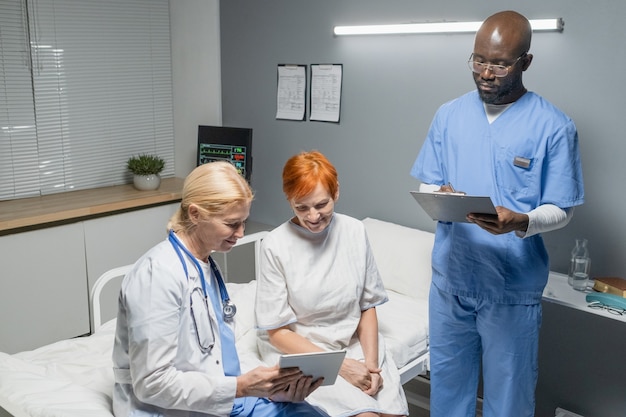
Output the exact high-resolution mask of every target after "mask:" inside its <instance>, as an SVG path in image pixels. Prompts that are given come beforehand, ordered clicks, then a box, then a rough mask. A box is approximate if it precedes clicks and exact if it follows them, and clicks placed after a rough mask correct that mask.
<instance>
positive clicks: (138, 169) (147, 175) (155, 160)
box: [126, 154, 165, 191]
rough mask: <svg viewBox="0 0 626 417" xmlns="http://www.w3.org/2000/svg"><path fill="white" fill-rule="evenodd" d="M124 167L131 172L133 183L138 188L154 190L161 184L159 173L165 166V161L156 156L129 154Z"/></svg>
mask: <svg viewBox="0 0 626 417" xmlns="http://www.w3.org/2000/svg"><path fill="white" fill-rule="evenodd" d="M126 167H127V168H128V170H129V171H130V172H132V173H133V185H134V186H135V188H136V189H138V190H142V191H145V190H156V189H157V188H159V185H161V177H160V176H159V174H160V173H161V171H163V168H165V161H164V160H163V159H162V158H160V157H158V156H156V155H149V154H141V155H137V156H131V157H130V158H128V161H127V162H126Z"/></svg>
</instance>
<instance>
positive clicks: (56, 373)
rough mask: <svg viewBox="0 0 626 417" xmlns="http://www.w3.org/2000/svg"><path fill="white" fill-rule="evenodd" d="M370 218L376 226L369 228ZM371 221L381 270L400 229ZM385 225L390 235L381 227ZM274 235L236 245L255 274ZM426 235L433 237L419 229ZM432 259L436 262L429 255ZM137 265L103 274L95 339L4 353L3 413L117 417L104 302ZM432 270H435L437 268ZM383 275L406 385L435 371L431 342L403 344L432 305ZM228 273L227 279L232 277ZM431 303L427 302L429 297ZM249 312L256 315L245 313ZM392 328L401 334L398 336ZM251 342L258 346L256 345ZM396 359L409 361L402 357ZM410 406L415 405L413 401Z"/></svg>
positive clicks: (382, 318) (388, 322)
mask: <svg viewBox="0 0 626 417" xmlns="http://www.w3.org/2000/svg"><path fill="white" fill-rule="evenodd" d="M368 220H369V221H370V223H367V221H368ZM364 222H365V223H366V227H367V226H369V228H368V236H370V244H371V246H372V249H373V251H374V256H375V258H376V259H377V263H379V264H380V263H381V262H380V261H379V256H380V254H377V250H378V252H380V251H381V248H382V247H385V248H386V249H388V246H389V242H382V241H381V242H377V240H376V239H377V237H376V236H378V235H380V233H379V231H380V230H383V231H384V229H385V228H387V227H390V226H391V227H396V226H397V225H393V224H392V223H386V222H382V221H378V220H375V219H366V220H364ZM374 226H375V227H374ZM379 226H380V227H382V228H383V229H380V227H379ZM377 227H378V229H377ZM400 227H402V226H400ZM405 229H408V228H405ZM412 230H415V229H412ZM267 233H268V232H257V233H253V234H250V235H247V236H245V237H244V238H242V239H239V241H238V242H237V245H236V246H241V245H246V244H253V245H254V255H255V256H254V263H255V268H254V270H255V274H258V260H259V259H260V257H259V254H260V243H261V240H262V239H263V238H264V237H265V236H266V234H267ZM397 233H398V230H389V231H384V233H383V236H387V237H388V238H389V239H391V240H394V241H397V240H398V238H399V237H398V235H397ZM420 233H426V232H421V231H420ZM430 238H431V237H430V236H427V239H430ZM379 240H380V239H379ZM427 255H428V257H429V256H430V252H429V253H428V254H427ZM425 259H426V258H425ZM224 261H225V266H224V267H223V269H225V270H227V262H228V258H227V257H225V258H224ZM384 263H385V262H382V264H384ZM392 265H393V262H392ZM131 267H132V265H125V266H121V267H118V268H114V269H111V270H109V271H107V272H105V273H104V274H102V275H101V276H100V277H99V278H98V280H97V281H96V283H95V284H94V286H93V288H92V290H91V293H90V301H91V313H92V318H93V333H92V334H91V335H89V336H85V337H79V338H75V339H70V340H63V341H60V342H56V343H53V344H51V345H46V346H43V347H41V348H38V349H35V350H33V351H29V352H20V353H17V354H14V355H8V354H5V353H2V352H0V407H2V408H4V409H5V410H6V411H7V412H8V413H9V414H8V415H9V416H14V417H48V416H53V415H54V416H63V417H84V416H87V415H88V416H90V417H91V416H95V417H100V416H102V417H112V416H113V414H112V411H111V392H110V391H111V389H112V385H113V382H112V381H113V375H112V362H111V350H112V347H113V336H114V331H115V327H114V324H115V323H114V321H115V319H112V320H109V321H107V322H105V323H103V319H102V311H101V308H102V305H103V304H102V303H103V300H101V298H102V297H101V296H102V291H103V289H104V288H105V287H106V286H107V284H109V283H110V282H111V281H112V280H114V279H116V278H120V277H123V276H124V275H125V274H126V273H127V272H128V271H129V270H130V268H131ZM428 268H430V264H429V265H428ZM379 269H380V270H381V275H382V276H383V281H384V282H385V286H386V287H387V290H388V293H389V296H390V302H388V303H386V304H384V305H382V306H380V307H378V308H377V310H378V311H379V314H378V316H379V328H380V332H381V333H382V334H383V336H384V337H385V341H386V344H387V347H388V354H390V352H392V353H391V356H392V357H393V358H394V360H395V361H396V363H400V364H401V366H400V368H399V370H400V374H401V382H402V384H405V383H406V382H408V381H410V380H411V379H413V378H415V377H416V376H418V375H420V374H423V373H424V372H426V371H427V370H428V365H429V363H428V359H429V353H428V344H427V336H426V340H425V342H423V343H422V344H421V347H419V349H418V350H417V351H415V352H410V351H409V352H408V353H407V352H406V349H405V346H404V345H405V342H403V341H402V340H401V339H402V338H403V337H405V336H406V334H410V332H408V330H411V328H410V327H411V326H409V325H407V323H413V322H415V321H416V320H417V321H419V320H422V323H421V325H420V326H418V325H417V324H416V326H415V327H416V329H417V328H419V327H421V329H422V330H423V329H424V323H426V328H427V318H423V317H420V318H416V317H418V316H423V315H424V311H426V310H425V307H424V304H425V303H427V301H424V298H418V299H414V297H411V296H410V295H407V294H403V293H402V285H400V286H398V285H399V284H398V283H397V282H396V283H393V282H391V281H390V282H391V284H390V285H387V284H388V281H389V280H386V278H385V271H384V269H385V266H384V265H379ZM224 272H225V276H226V277H227V274H226V271H224ZM396 272H397V265H396V266H394V271H393V272H389V275H392V274H395V273H396ZM254 278H255V279H254V280H251V281H250V283H248V284H234V283H227V285H228V287H229V292H230V293H231V297H232V298H233V299H234V300H237V298H236V297H237V296H239V297H244V295H245V297H246V298H247V297H253V296H254V295H253V294H254V287H253V286H254V285H256V283H255V282H254V281H255V280H256V278H257V276H256V275H255V277H254ZM429 281H430V276H428V284H429ZM398 289H400V291H398ZM424 297H426V296H424ZM425 299H426V300H427V298H425ZM236 302H237V303H238V305H241V304H244V303H242V302H241V301H236ZM245 304H246V306H245V307H244V309H243V310H244V312H242V308H239V309H238V313H237V316H239V315H240V314H244V315H248V316H250V317H248V318H247V319H246V320H244V323H245V327H250V328H249V329H240V330H237V331H236V338H237V346H238V350H239V351H241V349H248V348H250V346H255V345H256V344H255V342H254V340H255V339H254V337H255V332H256V331H255V330H254V329H253V325H252V323H253V318H252V316H251V315H252V314H253V313H252V306H253V305H254V301H253V300H250V302H246V303H245ZM242 307H243V306H242ZM246 309H248V310H250V311H249V312H245V310H246ZM416 310H417V313H416ZM413 313H415V314H417V315H415V316H413V318H412V319H411V318H409V319H408V321H406V322H405V323H396V322H397V321H398V320H399V318H398V317H399V316H398V314H401V315H402V316H406V315H409V316H410V315H411V314H413ZM237 316H236V317H237ZM242 319H243V318H242ZM403 319H404V317H403ZM236 324H237V323H236ZM394 326H395V328H394ZM240 327H241V326H240ZM398 327H400V328H398ZM392 330H395V332H393V331H392ZM416 331H417V330H416ZM242 334H246V335H247V339H248V343H247V344H246V345H245V346H244V347H243V348H242V346H243V342H242V345H240V343H239V335H242ZM250 338H252V339H250ZM242 339H243V337H242ZM250 340H252V342H251V343H250ZM398 349H400V350H398ZM72 350H77V351H79V352H81V353H79V354H73V353H72ZM92 351H93V353H92ZM397 351H400V352H402V354H401V355H399V354H397V353H396V352H397ZM84 355H85V357H84V359H83V360H82V362H81V357H83V356H84ZM407 355H408V356H407ZM240 356H241V355H240ZM244 356H245V353H244ZM396 356H402V357H401V358H396ZM75 357H76V359H77V360H76V363H74V361H75V359H74V358H75ZM94 358H95V359H94ZM92 364H93V366H92ZM92 368H93V369H92ZM75 371H76V374H77V375H78V376H77V377H74V374H73V373H74V372H75ZM48 397H49V398H48ZM409 402H412V401H411V398H410V397H409ZM4 415H7V414H3V412H2V410H1V409H0V417H3V416H4Z"/></svg>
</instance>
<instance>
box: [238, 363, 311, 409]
mask: <svg viewBox="0 0 626 417" xmlns="http://www.w3.org/2000/svg"><path fill="white" fill-rule="evenodd" d="M321 383H322V380H321V379H320V380H318V381H311V378H310V377H305V376H304V375H302V372H300V370H299V369H298V368H279V367H278V365H276V366H273V367H269V368H268V367H264V366H259V367H256V368H254V369H252V370H251V371H249V372H246V373H245V374H242V375H240V376H238V377H237V393H236V396H237V397H261V398H270V399H272V400H274V398H276V400H275V401H290V402H298V401H302V400H304V398H306V396H308V395H309V394H310V393H311V392H313V391H314V390H315V389H317V387H319V386H320V384H321ZM279 398H280V399H279Z"/></svg>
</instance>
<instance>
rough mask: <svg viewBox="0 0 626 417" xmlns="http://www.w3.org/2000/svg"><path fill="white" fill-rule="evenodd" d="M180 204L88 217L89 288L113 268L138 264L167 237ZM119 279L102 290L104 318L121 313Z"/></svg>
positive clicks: (86, 245) (86, 227)
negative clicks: (118, 305)
mask: <svg viewBox="0 0 626 417" xmlns="http://www.w3.org/2000/svg"><path fill="white" fill-rule="evenodd" d="M179 205H180V204H179V203H174V204H167V205H163V206H157V207H151V208H147V209H142V210H137V211H130V212H126V213H122V214H115V215H113V216H106V217H101V218H98V219H92V220H87V221H85V222H84V224H85V253H86V257H87V276H88V280H89V288H90V290H91V287H92V286H93V284H94V283H95V281H96V280H97V279H98V277H99V276H100V275H102V274H103V273H104V272H106V271H108V270H109V269H112V268H116V267H118V266H123V265H128V264H132V263H134V262H135V261H136V260H137V259H139V258H140V257H141V255H143V254H144V253H145V252H146V251H147V250H148V249H150V248H151V247H152V246H154V245H156V244H157V243H159V242H160V241H162V240H164V239H166V238H167V230H166V228H167V222H168V221H169V219H170V217H171V216H172V215H173V214H174V212H175V211H176V209H177V208H178V206H179ZM117 284H118V282H111V285H109V286H108V287H107V288H105V289H104V291H103V292H102V297H101V301H102V310H103V311H102V313H103V314H102V319H103V320H108V319H111V318H113V317H115V315H116V314H117V295H118V289H119V285H117Z"/></svg>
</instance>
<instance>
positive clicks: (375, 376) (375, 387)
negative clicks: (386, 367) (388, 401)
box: [363, 369, 383, 395]
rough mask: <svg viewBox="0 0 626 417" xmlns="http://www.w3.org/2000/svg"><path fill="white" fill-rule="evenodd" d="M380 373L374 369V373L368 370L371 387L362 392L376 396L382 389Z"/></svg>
mask: <svg viewBox="0 0 626 417" xmlns="http://www.w3.org/2000/svg"><path fill="white" fill-rule="evenodd" d="M380 372H381V370H380V369H376V370H375V371H371V370H370V377H371V378H372V386H371V387H370V389H368V390H364V391H363V392H364V393H366V394H367V395H376V394H377V393H378V391H380V389H381V388H382V387H383V377H382V376H381V375H380Z"/></svg>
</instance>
